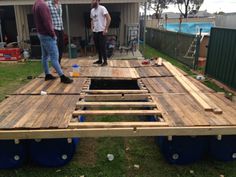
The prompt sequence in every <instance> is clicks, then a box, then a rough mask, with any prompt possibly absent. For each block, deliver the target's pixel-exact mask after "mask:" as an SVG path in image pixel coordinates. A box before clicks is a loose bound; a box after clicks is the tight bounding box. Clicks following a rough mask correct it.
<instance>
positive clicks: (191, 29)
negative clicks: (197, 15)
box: [165, 22, 215, 34]
mask: <svg viewBox="0 0 236 177" xmlns="http://www.w3.org/2000/svg"><path fill="white" fill-rule="evenodd" d="M214 26H215V25H214V23H211V22H183V23H182V24H181V30H180V26H179V23H167V25H166V26H165V28H166V29H167V30H168V31H175V32H182V33H188V34H196V33H199V31H200V28H202V33H207V34H210V31H211V28H212V27H214Z"/></svg>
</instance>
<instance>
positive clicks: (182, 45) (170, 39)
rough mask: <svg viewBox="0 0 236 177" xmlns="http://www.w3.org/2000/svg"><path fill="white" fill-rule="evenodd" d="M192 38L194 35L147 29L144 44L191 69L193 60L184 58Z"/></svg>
mask: <svg viewBox="0 0 236 177" xmlns="http://www.w3.org/2000/svg"><path fill="white" fill-rule="evenodd" d="M194 38H195V35H191V34H183V33H176V32H171V31H163V30H159V29H154V28H147V32H146V43H147V44H148V45H149V46H151V47H153V48H155V49H157V50H159V51H161V52H163V53H165V54H167V55H168V56H170V57H173V58H175V59H177V60H179V61H180V62H182V63H184V64H186V65H188V66H190V67H193V63H194V58H186V57H185V54H186V53H187V51H188V49H189V47H190V45H191V43H192V42H193V40H194Z"/></svg>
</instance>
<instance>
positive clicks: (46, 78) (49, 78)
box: [45, 74, 56, 81]
mask: <svg viewBox="0 0 236 177" xmlns="http://www.w3.org/2000/svg"><path fill="white" fill-rule="evenodd" d="M55 79H56V77H54V76H53V75H51V74H46V76H45V81H49V80H55Z"/></svg>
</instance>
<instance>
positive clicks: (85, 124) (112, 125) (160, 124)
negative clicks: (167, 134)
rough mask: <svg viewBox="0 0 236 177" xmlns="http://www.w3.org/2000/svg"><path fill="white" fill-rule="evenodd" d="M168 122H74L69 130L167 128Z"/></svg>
mask: <svg viewBox="0 0 236 177" xmlns="http://www.w3.org/2000/svg"><path fill="white" fill-rule="evenodd" d="M167 126H169V124H168V123H167V122H72V123H70V124H69V127H68V128H124V127H125V128H127V127H131V128H137V127H167Z"/></svg>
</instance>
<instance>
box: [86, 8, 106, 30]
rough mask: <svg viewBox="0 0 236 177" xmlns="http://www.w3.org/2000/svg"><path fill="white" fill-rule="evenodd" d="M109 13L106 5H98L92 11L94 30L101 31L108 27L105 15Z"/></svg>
mask: <svg viewBox="0 0 236 177" xmlns="http://www.w3.org/2000/svg"><path fill="white" fill-rule="evenodd" d="M106 14H108V11H107V9H106V7H104V6H102V5H98V7H97V8H96V9H95V8H93V9H92V10H91V13H90V18H91V19H92V20H93V32H101V31H104V30H105V28H106V18H105V15H106Z"/></svg>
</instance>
